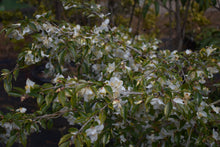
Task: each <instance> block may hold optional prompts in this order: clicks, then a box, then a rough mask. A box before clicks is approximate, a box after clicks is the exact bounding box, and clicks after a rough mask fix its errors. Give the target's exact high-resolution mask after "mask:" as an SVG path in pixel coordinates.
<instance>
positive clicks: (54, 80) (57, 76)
mask: <svg viewBox="0 0 220 147" xmlns="http://www.w3.org/2000/svg"><path fill="white" fill-rule="evenodd" d="M60 78H64V76H63V75H61V74H59V73H58V74H57V75H56V77H55V78H54V79H53V81H52V82H53V83H58V82H59V79H60Z"/></svg>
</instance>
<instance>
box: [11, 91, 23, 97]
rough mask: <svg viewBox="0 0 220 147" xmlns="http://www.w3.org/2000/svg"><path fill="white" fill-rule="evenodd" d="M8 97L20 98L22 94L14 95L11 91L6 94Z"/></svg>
mask: <svg viewBox="0 0 220 147" xmlns="http://www.w3.org/2000/svg"><path fill="white" fill-rule="evenodd" d="M8 95H9V96H14V97H21V96H22V94H20V93H16V92H13V91H10V92H8Z"/></svg>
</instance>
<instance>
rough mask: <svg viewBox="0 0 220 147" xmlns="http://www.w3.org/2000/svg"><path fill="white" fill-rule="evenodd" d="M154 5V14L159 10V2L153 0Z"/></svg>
mask: <svg viewBox="0 0 220 147" xmlns="http://www.w3.org/2000/svg"><path fill="white" fill-rule="evenodd" d="M154 7H155V12H156V15H158V14H159V11H160V5H159V2H158V1H157V0H156V1H155V2H154Z"/></svg>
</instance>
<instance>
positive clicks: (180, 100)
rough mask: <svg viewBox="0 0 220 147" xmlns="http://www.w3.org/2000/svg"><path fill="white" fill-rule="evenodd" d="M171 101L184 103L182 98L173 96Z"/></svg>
mask: <svg viewBox="0 0 220 147" xmlns="http://www.w3.org/2000/svg"><path fill="white" fill-rule="evenodd" d="M173 101H174V102H175V103H177V104H184V100H183V99H181V98H175V99H173Z"/></svg>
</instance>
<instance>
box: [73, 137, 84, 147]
mask: <svg viewBox="0 0 220 147" xmlns="http://www.w3.org/2000/svg"><path fill="white" fill-rule="evenodd" d="M75 147H83V144H82V142H81V138H80V137H79V136H77V137H76V138H75Z"/></svg>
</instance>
